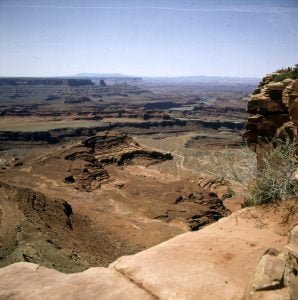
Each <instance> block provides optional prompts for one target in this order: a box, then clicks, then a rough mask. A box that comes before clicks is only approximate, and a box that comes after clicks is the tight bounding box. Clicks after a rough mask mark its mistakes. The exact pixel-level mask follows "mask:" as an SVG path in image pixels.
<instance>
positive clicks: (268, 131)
mask: <svg viewBox="0 0 298 300" xmlns="http://www.w3.org/2000/svg"><path fill="white" fill-rule="evenodd" d="M282 72H283V71H281V72H279V73H278V72H277V73H273V74H269V75H267V76H266V77H264V78H263V80H262V81H261V83H260V84H259V86H258V88H257V89H256V90H255V91H254V93H253V94H252V96H251V98H250V101H249V102H248V108H247V111H248V113H249V114H250V117H249V118H248V122H247V125H246V132H245V134H244V136H245V138H246V139H247V142H248V144H249V145H251V146H252V148H253V149H254V150H255V151H256V152H258V148H259V145H260V144H261V143H262V142H264V141H265V142H266V141H268V140H270V139H272V138H276V137H282V136H284V135H285V134H287V135H289V136H290V138H291V139H296V138H297V126H298V80H294V79H290V78H286V79H284V80H283V81H280V82H275V81H274V80H275V78H276V76H280V75H281V74H283V73H282Z"/></svg>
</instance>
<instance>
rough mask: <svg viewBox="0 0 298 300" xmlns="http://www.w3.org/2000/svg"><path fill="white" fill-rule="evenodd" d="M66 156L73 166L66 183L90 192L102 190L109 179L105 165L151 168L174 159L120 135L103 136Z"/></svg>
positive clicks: (89, 139)
mask: <svg viewBox="0 0 298 300" xmlns="http://www.w3.org/2000/svg"><path fill="white" fill-rule="evenodd" d="M63 155H64V158H65V160H68V161H72V162H73V163H72V165H71V167H70V174H69V175H68V176H67V177H65V182H66V183H69V184H74V185H75V186H76V187H77V188H79V189H83V190H86V191H92V190H94V189H96V188H99V187H100V185H101V184H102V183H103V182H105V181H106V180H107V179H108V178H109V174H108V171H107V170H106V169H105V167H104V166H105V165H109V164H116V165H118V166H120V165H124V164H131V163H133V161H134V159H139V160H142V162H141V163H142V164H144V165H150V164H154V163H157V162H161V161H164V160H169V159H172V158H173V157H172V155H171V154H170V153H162V152H158V151H152V150H146V149H143V148H142V147H140V146H139V145H138V144H137V143H136V142H135V141H134V140H133V139H132V138H131V137H129V136H128V135H126V134H124V133H120V132H116V131H104V132H100V133H98V134H97V135H96V136H93V137H90V138H87V139H86V140H84V141H83V142H82V145H80V146H75V147H72V148H71V149H68V150H66V151H65V152H64V153H63ZM139 162H140V161H139Z"/></svg>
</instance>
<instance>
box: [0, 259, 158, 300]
mask: <svg viewBox="0 0 298 300" xmlns="http://www.w3.org/2000/svg"><path fill="white" fill-rule="evenodd" d="M0 278H1V279H0V299H1V300H2V299H11V300H12V299H15V300H17V299H18V300H19V299H24V300H27V299H28V300H29V299H30V300H40V299H47V300H51V299H64V300H67V299H78V300H81V299H82V300H83V299H84V300H85V299H107V300H114V299H137V300H138V299H139V300H150V299H154V298H153V297H152V296H151V295H150V294H148V293H147V292H146V291H144V290H142V289H141V288H139V287H137V286H136V285H134V284H133V283H131V282H130V281H129V280H128V279H126V278H125V277H123V276H122V275H121V274H119V273H118V272H116V271H114V270H111V269H105V268H90V269H88V270H86V271H84V272H81V273H75V274H63V273H60V272H58V271H56V270H52V269H47V268H44V267H39V266H38V265H36V264H32V263H15V264H12V265H10V266H8V267H6V268H2V269H1V270H0Z"/></svg>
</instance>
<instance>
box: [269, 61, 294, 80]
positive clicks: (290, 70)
mask: <svg viewBox="0 0 298 300" xmlns="http://www.w3.org/2000/svg"><path fill="white" fill-rule="evenodd" d="M286 78H292V79H298V65H296V66H295V67H294V68H288V69H285V70H282V73H280V74H278V75H275V76H274V79H273V81H275V82H279V81H283V80H284V79H286Z"/></svg>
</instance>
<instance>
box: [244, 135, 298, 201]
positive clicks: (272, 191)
mask: <svg viewBox="0 0 298 300" xmlns="http://www.w3.org/2000/svg"><path fill="white" fill-rule="evenodd" d="M264 147H266V148H267V150H266V151H264V153H263V155H262V158H261V160H260V168H259V170H258V174H257V177H256V179H255V181H254V183H253V184H252V185H251V186H250V187H249V189H248V196H247V198H246V200H245V205H246V206H252V205H260V204H267V203H273V202H276V201H280V200H285V199H289V198H292V197H297V195H298V186H297V185H298V184H297V181H295V180H294V179H293V174H294V172H295V171H296V169H297V162H296V159H295V155H296V153H297V142H295V143H294V142H291V141H290V139H289V138H286V139H285V140H281V139H275V140H273V141H272V142H270V143H269V144H267V145H266V146H265V145H264Z"/></svg>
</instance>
